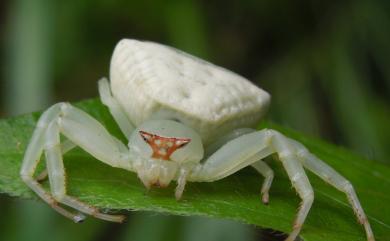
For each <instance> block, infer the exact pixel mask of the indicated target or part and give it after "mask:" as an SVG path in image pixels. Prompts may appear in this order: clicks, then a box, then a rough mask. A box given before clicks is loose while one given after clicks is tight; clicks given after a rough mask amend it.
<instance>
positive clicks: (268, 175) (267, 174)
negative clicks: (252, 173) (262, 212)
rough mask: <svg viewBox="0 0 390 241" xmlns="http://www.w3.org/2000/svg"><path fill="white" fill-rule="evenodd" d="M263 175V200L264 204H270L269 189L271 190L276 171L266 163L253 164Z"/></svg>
mask: <svg viewBox="0 0 390 241" xmlns="http://www.w3.org/2000/svg"><path fill="white" fill-rule="evenodd" d="M252 167H254V168H255V169H256V170H257V171H258V172H259V173H260V174H261V175H263V176H264V182H263V185H262V186H261V196H262V198H261V200H262V201H263V203H264V204H268V202H269V194H268V193H269V189H270V188H271V184H272V180H273V179H274V171H272V169H271V168H270V167H269V166H268V164H267V163H265V162H264V161H261V160H260V161H257V162H255V163H253V164H252Z"/></svg>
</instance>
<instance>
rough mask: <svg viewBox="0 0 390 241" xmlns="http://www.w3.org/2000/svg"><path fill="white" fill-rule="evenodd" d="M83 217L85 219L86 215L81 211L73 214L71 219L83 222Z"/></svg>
mask: <svg viewBox="0 0 390 241" xmlns="http://www.w3.org/2000/svg"><path fill="white" fill-rule="evenodd" d="M85 219H86V216H85V215H84V214H82V213H78V214H77V215H75V216H74V217H73V221H74V222H75V223H82V222H84V220H85Z"/></svg>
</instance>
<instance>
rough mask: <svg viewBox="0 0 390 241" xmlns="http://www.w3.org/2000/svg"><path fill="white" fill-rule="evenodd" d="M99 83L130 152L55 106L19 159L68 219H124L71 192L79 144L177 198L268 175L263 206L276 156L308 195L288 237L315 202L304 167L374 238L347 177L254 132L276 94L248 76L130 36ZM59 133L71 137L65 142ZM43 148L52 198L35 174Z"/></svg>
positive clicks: (285, 142)
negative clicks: (238, 175)
mask: <svg viewBox="0 0 390 241" xmlns="http://www.w3.org/2000/svg"><path fill="white" fill-rule="evenodd" d="M98 86H99V93H100V98H101V101H102V103H103V104H104V105H106V106H107V107H108V109H109V111H110V113H111V114H112V116H113V117H114V119H115V121H116V122H117V123H118V126H119V128H120V129H121V131H122V132H123V133H124V135H125V136H126V137H127V138H128V140H129V142H128V146H126V145H124V144H123V143H122V142H121V141H119V140H118V139H117V138H116V137H114V136H112V135H111V134H110V133H109V132H108V131H107V130H106V129H105V127H104V126H102V125H101V124H100V123H99V122H98V121H97V120H95V119H94V118H93V117H91V116H90V115H88V114H87V113H85V112H84V111H82V110H80V109H77V108H75V107H73V106H72V105H71V104H69V103H58V104H55V105H53V106H52V107H50V108H49V109H48V110H46V111H45V112H44V113H43V114H42V115H41V117H40V119H39V121H38V124H37V126H36V129H35V131H34V133H33V135H32V138H31V140H30V142H29V145H28V147H27V150H26V152H25V156H24V159H23V164H22V167H21V170H20V175H21V178H22V179H23V181H24V182H25V183H26V184H27V185H28V186H29V187H30V188H31V189H32V190H33V191H35V192H36V193H37V195H38V196H40V197H41V198H42V199H43V200H44V201H46V202H47V203H48V204H50V205H51V206H52V207H53V208H54V209H55V210H56V211H58V212H59V213H61V214H62V215H64V216H66V217H68V218H71V219H73V220H74V221H75V222H79V221H82V220H83V219H84V218H85V216H84V215H83V214H82V213H85V214H88V215H92V216H94V217H96V218H100V219H104V220H108V221H112V222H122V221H123V220H124V216H122V215H111V214H106V213H103V212H101V211H99V210H98V209H97V208H95V207H93V206H91V205H88V204H86V203H83V202H81V201H79V200H78V199H76V198H74V197H72V196H69V195H67V193H66V187H65V170H64V164H63V159H62V156H63V154H64V153H66V152H67V151H69V150H70V149H72V148H74V147H76V146H79V147H81V148H82V149H84V150H85V151H86V152H88V153H89V154H91V155H92V156H93V157H95V158H96V159H98V160H100V161H102V162H104V163H106V164H108V165H110V166H113V167H117V168H122V169H125V170H128V171H132V172H136V173H137V174H138V177H139V179H140V180H141V181H142V182H143V184H144V185H145V186H146V187H147V188H150V187H151V186H159V187H166V186H168V185H169V183H170V182H171V181H172V180H175V181H176V182H177V187H176V190H175V196H176V198H177V199H180V198H181V196H182V193H183V190H184V187H185V185H186V182H213V181H216V180H219V179H222V178H224V177H226V176H229V175H231V174H233V173H235V172H237V171H238V170H240V169H242V168H244V167H246V166H252V167H253V168H254V169H255V170H257V171H258V172H259V173H260V174H261V175H262V176H264V178H265V179H264V182H263V185H262V188H261V195H262V202H263V203H265V204H267V203H268V201H269V194H268V191H269V189H270V186H271V183H272V180H273V178H274V173H273V171H272V170H271V168H270V167H269V166H268V165H267V163H266V162H264V161H262V159H264V158H265V157H267V156H269V155H271V154H273V153H276V154H277V155H278V157H279V160H280V161H281V163H282V165H283V167H284V168H285V170H286V172H287V174H288V176H289V178H290V179H291V182H292V185H293V187H294V188H295V190H296V191H297V193H298V194H299V196H300V198H301V199H302V203H301V205H300V207H299V210H298V214H297V216H296V218H295V221H294V224H293V229H292V232H291V233H290V234H289V236H288V237H287V239H286V240H287V241H293V240H295V238H296V237H297V236H298V234H299V232H300V230H301V228H302V225H303V223H304V221H305V218H306V216H307V214H308V212H309V210H310V207H311V205H312V203H313V200H314V194H313V188H312V187H311V185H310V182H309V180H308V177H307V176H306V174H305V171H304V167H305V168H307V169H308V170H310V171H312V172H314V173H315V174H317V175H318V176H319V177H320V178H322V179H323V180H324V181H326V182H327V183H329V184H331V185H333V186H334V187H335V188H337V189H338V190H340V191H342V192H344V193H345V194H346V195H347V197H348V200H349V202H350V204H351V205H352V208H353V210H354V212H355V214H356V216H357V218H358V220H359V222H360V223H361V224H362V225H363V226H364V228H365V231H366V235H367V240H369V241H373V240H374V235H373V233H372V230H371V227H370V224H369V222H368V220H367V217H366V215H365V213H364V211H363V209H362V207H361V205H360V202H359V200H358V198H357V196H356V193H355V191H354V188H353V186H352V184H351V183H350V182H349V181H348V180H347V179H346V178H344V177H343V176H341V175H340V174H339V173H337V172H336V171H335V170H334V169H332V168H331V167H330V166H328V165H327V164H325V163H324V162H323V161H321V160H320V159H318V158H317V157H316V156H314V155H313V154H311V153H310V152H309V151H308V150H307V149H306V148H305V147H304V146H303V145H302V144H300V143H298V142H297V141H295V140H292V139H290V138H288V137H286V136H284V135H282V134H281V133H279V132H278V131H275V130H271V129H263V130H255V129H252V128H253V127H254V126H255V125H256V124H257V123H258V122H259V120H260V119H261V118H262V116H263V115H264V113H265V112H266V110H267V107H268V105H269V102H270V95H269V94H268V93H267V92H265V91H264V90H262V89H260V88H258V87H257V86H255V85H253V84H252V83H250V82H249V81H248V80H247V79H245V78H243V77H241V76H239V75H237V74H235V73H233V72H231V71H229V70H226V69H224V68H221V67H218V66H215V65H213V64H211V63H209V62H206V61H204V60H201V59H198V58H196V57H194V56H192V55H189V54H187V53H184V52H181V51H180V50H177V49H174V48H172V47H168V46H164V45H161V44H157V43H153V42H144V41H138V40H130V39H124V40H121V41H120V42H119V43H118V44H117V46H116V48H115V50H114V53H113V56H112V60H111V67H110V82H109V81H108V80H107V79H105V78H103V79H101V80H99V82H98ZM60 134H61V135H63V136H64V137H65V141H64V142H63V143H62V144H61V143H60ZM42 152H44V153H45V155H46V168H47V172H46V175H48V176H49V181H50V189H51V192H50V193H49V192H47V191H46V190H45V189H44V188H43V187H42V186H41V184H40V183H39V180H38V178H35V177H34V172H35V170H36V167H37V165H38V162H39V160H40V156H41V154H42ZM60 204H63V205H66V206H69V207H71V208H74V209H75V210H77V211H79V213H73V212H71V211H69V210H67V209H65V208H63V207H62V206H61V205H60Z"/></svg>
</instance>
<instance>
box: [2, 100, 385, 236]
mask: <svg viewBox="0 0 390 241" xmlns="http://www.w3.org/2000/svg"><path fill="white" fill-rule="evenodd" d="M77 106H79V107H80V108H82V109H84V110H86V111H87V112H89V113H90V114H91V115H93V116H94V117H95V118H96V119H98V120H99V121H101V122H102V124H104V125H105V126H107V128H108V129H109V131H110V132H111V133H113V134H114V135H115V136H117V137H119V138H121V139H122V140H123V141H125V140H124V137H123V136H122V135H121V133H120V131H119V129H118V127H117V126H116V125H115V123H114V121H113V119H112V118H111V116H110V115H109V113H108V111H107V110H106V109H105V107H103V106H102V105H101V104H100V102H99V101H98V100H89V101H84V102H81V103H79V104H77ZM38 117H39V113H33V114H27V115H24V116H20V117H16V118H10V119H7V120H1V121H0V131H1V134H0V192H2V193H7V194H9V195H12V196H17V197H22V198H35V195H34V194H33V193H32V192H31V190H29V189H28V188H27V186H26V185H24V183H23V182H22V181H21V180H20V178H19V175H18V173H19V168H20V164H21V163H20V162H21V159H22V157H23V152H24V149H25V147H26V145H27V143H28V141H29V138H30V136H31V133H32V131H33V129H34V128H35V124H36V121H37V119H38ZM263 127H267V128H273V129H277V130H279V131H281V132H282V133H284V134H286V135H288V136H290V137H292V138H294V139H296V140H298V141H301V142H302V143H303V144H304V145H306V146H307V147H308V149H309V150H311V151H312V152H313V153H314V154H316V155H317V156H318V157H319V158H321V159H323V160H325V161H326V162H327V163H328V164H330V165H331V166H332V167H334V168H335V169H336V170H338V171H340V173H341V174H342V175H344V176H346V177H347V178H348V179H349V180H350V181H351V182H352V183H353V184H354V186H355V188H356V191H357V193H358V196H359V198H360V200H361V202H362V205H363V207H364V209H365V211H366V213H367V214H368V216H369V220H370V223H371V225H372V226H373V230H374V233H375V235H376V237H377V240H385V238H387V234H389V233H390V225H389V224H390V218H389V217H390V210H389V209H388V208H387V207H386V206H384V205H383V203H390V195H389V194H388V193H387V192H386V189H387V187H389V186H390V185H389V184H390V180H389V179H388V178H387V177H388V176H390V168H389V167H388V166H385V165H383V164H379V163H375V162H372V161H369V160H366V159H364V158H361V157H359V156H357V155H355V154H353V153H350V152H349V151H347V150H345V149H343V148H339V147H335V146H333V145H331V144H328V143H325V142H323V141H320V140H315V139H313V138H310V137H306V136H304V135H302V134H300V133H297V132H294V131H291V130H288V129H286V128H283V127H280V126H278V125H275V124H272V123H264V124H262V125H261V128H263ZM268 161H269V164H270V165H271V167H272V168H273V169H274V170H275V181H274V183H273V185H272V187H271V192H270V198H271V200H270V205H268V206H265V205H263V204H262V203H261V201H260V186H261V183H262V180H263V179H262V177H260V176H259V175H258V174H257V173H256V172H255V171H253V170H251V169H248V168H247V169H244V170H242V171H240V172H239V173H237V174H235V175H232V176H230V177H228V178H225V179H223V180H220V181H217V182H213V183H189V184H188V185H187V189H186V191H185V193H184V198H183V200H182V201H180V202H177V201H176V200H175V198H174V196H173V193H174V191H173V188H174V187H173V185H171V186H170V187H169V188H167V189H153V190H152V191H150V192H146V190H145V188H144V187H143V186H142V184H141V183H140V181H138V179H137V177H136V175H135V174H134V173H130V172H127V171H125V170H120V169H116V168H112V167H109V166H107V165H105V164H103V163H100V162H98V161H96V160H95V159H93V158H92V157H91V156H89V155H88V154H87V153H85V152H83V151H82V150H79V149H76V150H74V151H71V152H70V153H69V154H66V156H65V166H66V169H67V170H66V171H67V174H68V183H67V186H68V192H69V194H71V195H74V196H77V197H78V198H80V199H81V200H83V201H86V202H88V203H90V204H92V205H96V206H98V207H100V208H107V209H131V210H146V211H156V212H166V213H170V214H177V215H201V216H209V217H215V218H228V219H234V220H239V221H242V222H245V223H249V224H254V225H257V226H260V227H263V228H272V229H276V230H281V231H284V232H287V233H288V232H289V231H290V230H291V225H292V221H293V219H294V216H295V212H296V208H297V207H298V205H299V201H300V200H299V198H298V197H297V195H296V194H295V192H294V191H293V190H292V189H291V188H290V187H291V185H290V182H289V180H288V178H287V175H286V174H285V172H284V170H283V168H282V167H281V165H280V164H278V162H274V161H270V160H268ZM91 167H93V168H91ZM309 178H310V180H311V183H312V185H313V187H314V190H315V195H316V198H315V201H314V204H313V207H312V210H311V211H310V213H309V216H308V219H307V221H306V222H305V225H304V228H303V231H302V233H301V236H302V237H303V238H304V240H308V241H311V240H316V241H317V240H320V241H321V240H327V241H332V240H337V241H344V240H345V241H346V240H362V241H363V240H366V239H365V234H364V231H363V228H362V227H360V225H359V224H358V223H357V222H356V220H355V218H354V215H353V213H352V210H351V208H350V207H349V205H348V203H347V199H346V197H345V196H344V195H343V194H342V193H340V192H338V191H337V190H335V189H334V188H332V187H330V186H329V185H327V184H325V183H324V182H323V181H322V180H320V179H319V178H317V177H315V176H314V175H312V174H309ZM45 186H46V187H47V186H48V183H45Z"/></svg>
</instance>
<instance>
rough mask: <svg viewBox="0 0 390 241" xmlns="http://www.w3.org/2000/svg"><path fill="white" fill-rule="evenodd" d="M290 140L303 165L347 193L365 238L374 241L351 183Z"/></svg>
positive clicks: (300, 145)
mask: <svg viewBox="0 0 390 241" xmlns="http://www.w3.org/2000/svg"><path fill="white" fill-rule="evenodd" d="M291 142H292V144H293V145H294V146H295V148H296V150H297V156H298V157H299V158H300V160H301V162H302V164H303V166H304V167H306V168H307V169H309V170H310V171H312V172H313V173H315V174H316V175H318V176H319V177H320V178H322V179H323V180H324V181H325V182H327V183H329V184H331V185H332V186H334V187H335V188H337V189H338V190H340V191H342V192H344V193H345V194H346V195H347V197H348V201H349V203H350V204H351V206H352V209H353V211H354V213H355V215H356V217H357V218H358V221H359V223H360V224H362V225H363V226H364V229H365V231H366V235H367V240H369V241H374V240H375V238H374V234H373V232H372V230H371V226H370V223H369V222H368V219H367V216H366V214H365V213H364V211H363V208H362V206H361V205H360V202H359V199H358V197H357V195H356V192H355V190H354V188H353V186H352V184H351V183H350V182H349V181H348V180H347V179H346V178H345V177H343V176H341V175H340V174H339V173H338V172H337V171H335V170H334V169H333V168H331V167H330V166H329V165H327V164H326V163H325V162H323V161H322V160H320V159H319V158H317V157H316V156H314V155H313V154H311V153H310V152H309V151H308V150H307V149H306V148H305V147H304V146H303V145H302V144H300V143H298V142H296V141H294V140H291Z"/></svg>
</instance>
